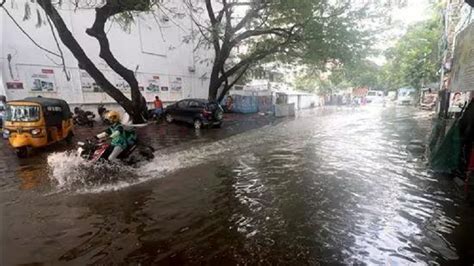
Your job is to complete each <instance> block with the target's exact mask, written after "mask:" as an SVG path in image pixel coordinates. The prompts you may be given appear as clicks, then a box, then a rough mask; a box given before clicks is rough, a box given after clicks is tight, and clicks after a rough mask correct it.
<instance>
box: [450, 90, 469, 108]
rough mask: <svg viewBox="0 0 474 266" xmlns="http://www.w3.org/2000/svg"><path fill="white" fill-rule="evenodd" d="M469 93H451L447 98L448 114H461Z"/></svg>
mask: <svg viewBox="0 0 474 266" xmlns="http://www.w3.org/2000/svg"><path fill="white" fill-rule="evenodd" d="M470 94H471V93H470V92H462V91H457V92H451V93H450V96H449V110H448V111H449V112H453V113H458V112H461V110H462V108H463V106H464V104H465V103H466V102H468V101H469V99H470Z"/></svg>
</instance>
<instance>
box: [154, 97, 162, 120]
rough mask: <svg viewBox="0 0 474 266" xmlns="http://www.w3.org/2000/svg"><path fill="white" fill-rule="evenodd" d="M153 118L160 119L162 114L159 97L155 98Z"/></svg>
mask: <svg viewBox="0 0 474 266" xmlns="http://www.w3.org/2000/svg"><path fill="white" fill-rule="evenodd" d="M154 103H155V116H156V117H160V116H161V114H162V113H163V102H162V101H161V100H160V97H158V96H155V102H154Z"/></svg>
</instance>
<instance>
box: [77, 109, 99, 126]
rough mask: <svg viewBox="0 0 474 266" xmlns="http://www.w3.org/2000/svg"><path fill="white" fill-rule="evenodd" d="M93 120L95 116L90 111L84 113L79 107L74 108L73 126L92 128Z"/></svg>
mask: <svg viewBox="0 0 474 266" xmlns="http://www.w3.org/2000/svg"><path fill="white" fill-rule="evenodd" d="M94 118H95V114H94V113H92V112H91V111H84V110H82V109H81V108H79V107H76V108H74V116H73V117H72V121H73V122H74V125H78V126H89V127H93V126H94V122H95V121H94Z"/></svg>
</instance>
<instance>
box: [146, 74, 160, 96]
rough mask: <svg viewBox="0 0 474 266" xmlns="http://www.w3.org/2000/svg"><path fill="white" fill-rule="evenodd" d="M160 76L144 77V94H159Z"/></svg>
mask: <svg viewBox="0 0 474 266" xmlns="http://www.w3.org/2000/svg"><path fill="white" fill-rule="evenodd" d="M160 85H161V81H160V76H158V75H146V76H145V81H144V86H145V92H148V93H159V92H160Z"/></svg>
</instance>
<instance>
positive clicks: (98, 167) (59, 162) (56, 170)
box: [48, 152, 139, 192]
mask: <svg viewBox="0 0 474 266" xmlns="http://www.w3.org/2000/svg"><path fill="white" fill-rule="evenodd" d="M48 165H49V170H50V178H51V179H52V180H53V182H54V183H55V184H56V186H57V188H58V189H60V190H76V191H78V192H101V191H109V190H117V189H120V188H123V187H126V186H128V185H130V184H133V183H134V182H136V180H137V179H138V178H139V177H138V176H136V175H135V174H134V171H133V170H134V169H133V168H131V167H129V166H126V165H115V164H110V163H99V162H91V161H86V160H84V159H82V158H81V157H80V156H78V155H77V153H75V152H58V153H53V154H51V155H49V156H48Z"/></svg>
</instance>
